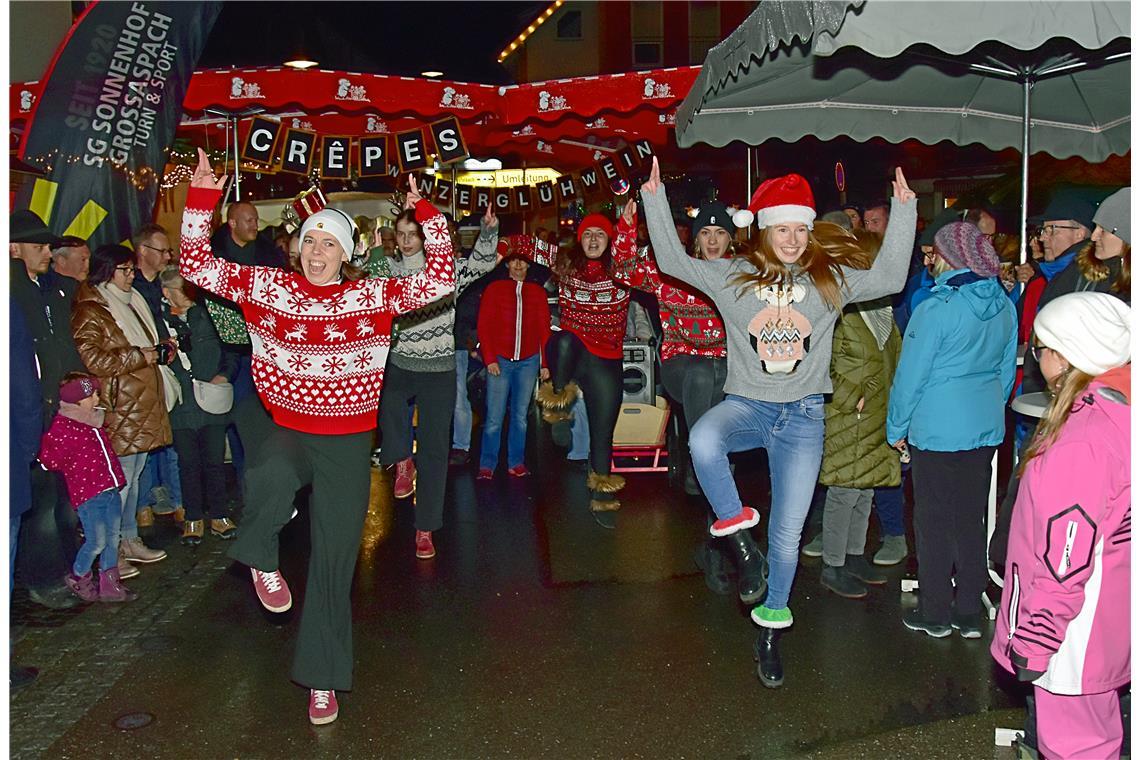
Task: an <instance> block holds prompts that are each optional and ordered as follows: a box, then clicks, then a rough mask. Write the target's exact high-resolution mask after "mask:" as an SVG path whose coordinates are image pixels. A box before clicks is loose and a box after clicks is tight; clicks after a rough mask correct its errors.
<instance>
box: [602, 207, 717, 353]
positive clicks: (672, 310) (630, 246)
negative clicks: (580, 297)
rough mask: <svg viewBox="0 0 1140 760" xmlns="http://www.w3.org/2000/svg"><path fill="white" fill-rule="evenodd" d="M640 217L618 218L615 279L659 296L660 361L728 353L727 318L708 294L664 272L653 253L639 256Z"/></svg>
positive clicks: (615, 241)
mask: <svg viewBox="0 0 1140 760" xmlns="http://www.w3.org/2000/svg"><path fill="white" fill-rule="evenodd" d="M636 231H637V218H636V217H634V221H633V224H632V225H627V224H626V223H625V219H621V220H619V221H618V235H617V237H616V238H615V239H614V247H613V252H614V279H616V280H617V281H618V282H623V283H625V284H626V285H629V286H630V287H631V288H637V289H638V290H644V291H646V292H647V293H653V294H654V295H656V296H657V304H658V308H659V310H660V312H661V332H662V340H661V361H667V360H669V359H672V358H673V357H674V356H678V355H681V354H688V355H690V356H709V357H713V358H719V359H723V358H725V357H726V356H728V346H727V345H726V341H727V336H726V334H725V331H724V322H722V321H721V319H720V314H719V313H718V312H717V310H716V307H715V306H713V305H712V303H711V302H710V301H709V300H708V296H706V295H704V294H703V293H701V292H700V291H699V290H697V289H696V288H694V287H693V286H691V285H688V284H686V283H683V282H681V281H680V280H675V279H673V278H672V277H669V276H668V275H662V274H661V272H660V270H658V269H657V262H656V261H655V260H654V259H653V258H652V256H645V257H640V258H639V257H638V253H637V241H636V240H635V237H634V236H635V233H636Z"/></svg>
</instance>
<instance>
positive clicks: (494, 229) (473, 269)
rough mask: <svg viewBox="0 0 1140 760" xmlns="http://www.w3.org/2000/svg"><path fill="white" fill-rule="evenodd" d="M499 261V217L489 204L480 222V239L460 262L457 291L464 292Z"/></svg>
mask: <svg viewBox="0 0 1140 760" xmlns="http://www.w3.org/2000/svg"><path fill="white" fill-rule="evenodd" d="M498 263H499V217H497V216H495V211H494V209H492V208H491V207H490V206H487V213H485V214H484V215H483V218H482V219H481V220H480V222H479V239H478V240H476V241H475V247H474V248H473V249H472V250H471V255H470V256H468V257H467V258H466V259H463V260H462V261H460V263H459V267H458V271H456V273H455V292H456V294H457V295H458V294H459V293H462V292H463V291H464V290H465V289H466V288H467V286H468V285H470V284H471V283H473V282H475V281H476V280H478V279H479V278H480V277H482V276H483V275H485V274H487V272H490V271H491V270H492V269H494V268H495V264H498Z"/></svg>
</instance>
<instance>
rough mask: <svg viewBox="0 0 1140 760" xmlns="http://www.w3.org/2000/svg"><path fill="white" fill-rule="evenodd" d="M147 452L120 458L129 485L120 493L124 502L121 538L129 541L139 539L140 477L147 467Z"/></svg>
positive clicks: (120, 524) (120, 530)
mask: <svg viewBox="0 0 1140 760" xmlns="http://www.w3.org/2000/svg"><path fill="white" fill-rule="evenodd" d="M146 455H147V452H145V451H140V452H139V453H138V454H127V455H126V456H121V457H119V464H120V465H121V466H122V468H123V474H124V475H126V477H127V484H126V485H125V486H123V490H121V491H119V499H120V500H121V501H122V507H123V518H122V520H121V522H120V523H119V538H121V539H129V538H138V537H139V518H138V515H137V514H136V513H135V510H136V509H138V506H139V476H140V475H142V471H143V467H145V466H146Z"/></svg>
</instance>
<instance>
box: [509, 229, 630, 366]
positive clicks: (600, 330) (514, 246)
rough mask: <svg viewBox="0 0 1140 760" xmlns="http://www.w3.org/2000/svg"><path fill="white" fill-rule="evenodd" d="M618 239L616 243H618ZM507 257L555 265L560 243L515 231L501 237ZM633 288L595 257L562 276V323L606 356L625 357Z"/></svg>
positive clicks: (560, 315)
mask: <svg viewBox="0 0 1140 760" xmlns="http://www.w3.org/2000/svg"><path fill="white" fill-rule="evenodd" d="M616 244H617V243H616V240H615V242H614V245H616ZM499 252H500V253H502V254H503V256H504V257H506V256H512V255H522V256H525V257H526V258H528V259H530V260H531V261H534V262H535V263H538V264H542V265H543V266H546V267H550V268H553V266H554V261H555V259H556V258H557V256H558V246H557V245H555V244H552V243H544V242H543V241H541V240H539V239H538V238H535V237H531V236H529V235H512V236H511V237H509V238H506V239H505V240H503V241H500V244H499ZM628 314H629V290H627V289H626V288H625V287H624V286H623V285H622V284H621V283H619V282H615V281H614V277H613V275H611V274H610V272H609V271H608V270H607V269H606V267H605V266H604V265H603V264H602V263H601V262H600V261H597V260H595V259H587V260H586V264H585V265H584V266H583V267H582V268H581V269H579V270H577V271H576V272H574V273H573V274H571V275H569V276H565V275H563V276H559V278H558V320H559V321H558V327H559V329H561V330H566V331H567V332H571V333H574V335H576V336H578V338H579V339H580V340H581V341H582V344H583V345H584V346H585V347H586V349H587V350H588V351H589V352H590V353H592V354H594V355H595V356H599V357H601V358H603V359H620V358H622V345H623V343H624V341H625V320H626V317H627V316H628Z"/></svg>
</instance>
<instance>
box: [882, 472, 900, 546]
mask: <svg viewBox="0 0 1140 760" xmlns="http://www.w3.org/2000/svg"><path fill="white" fill-rule="evenodd" d="M903 477H904V478H905V477H906V475H903ZM875 513H876V514H877V515H878V516H879V534H880V535H881V537H882V538H886V537H887V536H902V535H905V534H906V526H905V525H904V524H903V487H902V484H901V483H900V484H899V485H897V486H881V487H879V488H876V489H875Z"/></svg>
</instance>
